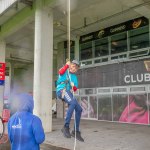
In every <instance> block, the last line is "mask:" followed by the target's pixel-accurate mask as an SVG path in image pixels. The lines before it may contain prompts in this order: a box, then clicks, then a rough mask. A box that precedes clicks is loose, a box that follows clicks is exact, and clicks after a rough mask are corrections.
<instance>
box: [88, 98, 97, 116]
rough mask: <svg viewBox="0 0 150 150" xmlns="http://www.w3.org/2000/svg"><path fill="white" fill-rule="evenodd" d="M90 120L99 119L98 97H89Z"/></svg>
mask: <svg viewBox="0 0 150 150" xmlns="http://www.w3.org/2000/svg"><path fill="white" fill-rule="evenodd" d="M88 110H89V118H97V97H96V96H90V97H89V109H88Z"/></svg>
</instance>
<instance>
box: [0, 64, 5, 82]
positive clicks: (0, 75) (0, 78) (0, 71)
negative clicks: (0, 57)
mask: <svg viewBox="0 0 150 150" xmlns="http://www.w3.org/2000/svg"><path fill="white" fill-rule="evenodd" d="M5 68H6V64H5V63H3V62H0V85H4V80H5Z"/></svg>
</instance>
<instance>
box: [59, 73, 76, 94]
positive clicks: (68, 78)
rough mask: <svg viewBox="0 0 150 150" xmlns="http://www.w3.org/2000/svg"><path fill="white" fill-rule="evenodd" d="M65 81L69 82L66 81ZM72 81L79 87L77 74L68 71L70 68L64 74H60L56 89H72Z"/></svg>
mask: <svg viewBox="0 0 150 150" xmlns="http://www.w3.org/2000/svg"><path fill="white" fill-rule="evenodd" d="M65 81H68V82H67V83H66V82H65ZM70 81H71V82H73V83H74V85H75V86H76V87H78V79H77V76H76V74H73V73H68V70H66V71H65V73H64V74H63V75H60V74H59V77H58V80H57V88H56V91H57V92H58V91H60V90H62V89H64V88H66V90H70V89H71V85H70Z"/></svg>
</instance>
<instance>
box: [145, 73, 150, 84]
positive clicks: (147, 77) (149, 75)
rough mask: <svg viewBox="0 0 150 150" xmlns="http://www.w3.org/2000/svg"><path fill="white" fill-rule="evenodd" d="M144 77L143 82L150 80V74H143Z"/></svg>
mask: <svg viewBox="0 0 150 150" xmlns="http://www.w3.org/2000/svg"><path fill="white" fill-rule="evenodd" d="M144 78H145V82H148V81H150V74H149V73H146V74H144Z"/></svg>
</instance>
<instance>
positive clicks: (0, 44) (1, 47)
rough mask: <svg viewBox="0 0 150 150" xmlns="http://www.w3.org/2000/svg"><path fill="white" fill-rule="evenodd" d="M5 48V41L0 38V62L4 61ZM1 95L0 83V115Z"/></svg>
mask: <svg viewBox="0 0 150 150" xmlns="http://www.w3.org/2000/svg"><path fill="white" fill-rule="evenodd" d="M5 48H6V43H5V41H3V40H0V62H5ZM3 96H4V86H3V85H0V115H2V110H3Z"/></svg>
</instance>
